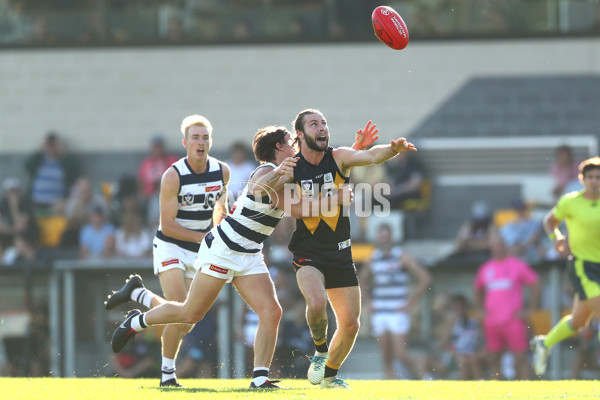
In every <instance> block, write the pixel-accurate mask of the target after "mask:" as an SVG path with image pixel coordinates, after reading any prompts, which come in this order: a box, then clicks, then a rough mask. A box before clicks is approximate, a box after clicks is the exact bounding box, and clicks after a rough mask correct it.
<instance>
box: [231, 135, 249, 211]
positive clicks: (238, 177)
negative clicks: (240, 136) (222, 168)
mask: <svg viewBox="0 0 600 400" xmlns="http://www.w3.org/2000/svg"><path fill="white" fill-rule="evenodd" d="M251 152H252V150H251V149H250V148H248V146H247V145H246V144H245V143H242V142H236V143H234V144H232V145H231V148H230V149H229V160H228V161H227V165H229V169H230V176H229V183H228V184H227V189H228V190H229V193H230V194H231V195H232V196H233V197H234V199H237V197H238V196H239V195H240V193H241V192H242V190H244V187H245V186H246V183H247V182H248V178H249V177H250V174H251V173H252V171H254V168H256V164H255V163H254V162H252V161H251V159H250V154H251Z"/></svg>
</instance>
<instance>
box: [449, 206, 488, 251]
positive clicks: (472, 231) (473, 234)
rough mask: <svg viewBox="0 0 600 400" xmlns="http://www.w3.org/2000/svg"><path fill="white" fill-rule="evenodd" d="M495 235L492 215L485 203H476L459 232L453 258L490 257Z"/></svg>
mask: <svg viewBox="0 0 600 400" xmlns="http://www.w3.org/2000/svg"><path fill="white" fill-rule="evenodd" d="M494 233H495V228H494V224H493V221H492V213H491V212H490V209H489V207H488V205H487V204H486V203H485V202H483V201H476V202H475V203H473V206H472V208H471V217H470V218H469V220H468V221H466V222H464V223H463V224H462V226H461V227H460V230H459V231H458V234H457V236H456V241H455V245H454V253H453V256H458V257H462V258H469V259H480V258H487V257H489V251H490V237H491V236H492V234H494Z"/></svg>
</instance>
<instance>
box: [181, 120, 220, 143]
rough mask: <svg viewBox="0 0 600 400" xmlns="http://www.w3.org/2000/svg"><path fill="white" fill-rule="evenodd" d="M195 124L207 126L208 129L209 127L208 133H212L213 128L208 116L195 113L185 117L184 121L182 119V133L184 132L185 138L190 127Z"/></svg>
mask: <svg viewBox="0 0 600 400" xmlns="http://www.w3.org/2000/svg"><path fill="white" fill-rule="evenodd" d="M194 125H198V126H203V127H205V128H206V129H208V133H210V134H211V135H212V131H213V128H212V125H211V123H210V121H209V120H208V118H206V117H203V116H202V115H198V114H194V115H190V116H187V117H185V118H184V119H183V121H181V133H182V134H183V137H184V138H185V137H186V135H187V131H188V129H189V128H190V126H194Z"/></svg>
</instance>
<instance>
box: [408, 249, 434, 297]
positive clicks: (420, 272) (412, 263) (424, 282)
mask: <svg viewBox="0 0 600 400" xmlns="http://www.w3.org/2000/svg"><path fill="white" fill-rule="evenodd" d="M402 263H403V265H404V266H405V267H406V269H407V270H408V271H409V272H410V273H411V274H412V275H413V276H414V277H415V278H417V287H416V288H415V289H414V290H413V291H412V292H411V294H410V297H409V298H408V304H407V308H410V307H412V306H413V305H414V304H415V303H416V302H417V301H418V300H419V299H420V298H421V296H422V295H423V293H425V291H426V290H427V289H428V288H429V286H430V284H431V274H429V271H427V270H426V269H425V267H423V266H422V265H421V264H420V263H419V262H418V261H417V260H416V259H415V258H413V257H412V256H411V255H409V254H406V253H404V254H402Z"/></svg>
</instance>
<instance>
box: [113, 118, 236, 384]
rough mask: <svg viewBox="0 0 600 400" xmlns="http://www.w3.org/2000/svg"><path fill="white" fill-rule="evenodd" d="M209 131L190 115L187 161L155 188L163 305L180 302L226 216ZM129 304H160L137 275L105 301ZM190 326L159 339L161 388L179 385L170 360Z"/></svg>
mask: <svg viewBox="0 0 600 400" xmlns="http://www.w3.org/2000/svg"><path fill="white" fill-rule="evenodd" d="M212 130H213V128H212V125H211V123H210V121H209V120H208V119H206V118H205V117H203V116H200V115H190V116H188V117H186V118H184V119H183V121H182V123H181V133H182V134H183V146H184V147H185V148H186V150H187V155H186V157H184V158H182V159H180V160H179V161H177V162H175V163H174V164H173V165H172V166H171V167H169V168H168V169H167V171H166V172H165V173H164V174H163V177H162V180H161V184H160V225H159V227H158V230H157V232H156V237H155V238H154V249H153V258H154V273H155V274H156V275H158V278H159V280H160V285H161V288H162V291H163V293H164V296H165V299H166V300H169V301H179V302H183V301H184V300H185V299H186V297H187V293H188V291H189V288H190V285H191V283H192V278H193V277H194V275H195V273H196V270H195V269H194V268H193V265H194V261H195V260H196V256H197V254H198V249H199V248H200V242H201V241H202V239H204V236H205V235H206V234H207V233H208V231H209V230H210V228H211V227H212V225H213V224H214V225H217V224H218V223H219V222H220V221H221V220H222V219H223V217H224V215H226V213H227V192H226V190H227V181H228V180H229V167H228V166H227V164H225V163H223V162H221V161H219V160H217V159H216V158H213V157H210V156H209V155H208V152H209V150H210V147H211V145H212ZM129 300H134V301H137V302H138V303H140V304H142V305H144V306H146V307H148V308H152V307H156V306H158V305H160V304H162V303H163V302H164V301H163V299H162V298H161V297H159V296H156V295H155V294H154V293H152V292H151V291H150V290H148V289H146V288H145V287H144V285H143V282H142V278H141V277H140V276H138V275H132V276H130V277H129V279H128V280H127V282H126V283H125V285H124V286H123V287H122V288H121V289H120V290H119V291H118V292H116V293H113V294H112V295H111V296H109V299H108V300H107V302H106V308H107V309H109V310H110V309H113V308H115V307H116V306H118V305H119V304H121V303H124V302H126V301H129ZM192 327H193V325H190V324H170V325H167V326H166V327H165V329H164V330H163V334H162V338H161V339H162V368H161V370H162V377H161V381H160V386H175V387H180V386H181V385H180V384H179V382H178V381H177V378H176V376H175V359H176V358H177V353H178V351H179V346H180V344H181V341H182V338H183V335H185V334H186V333H188V332H189V331H190V330H191V328H192Z"/></svg>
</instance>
